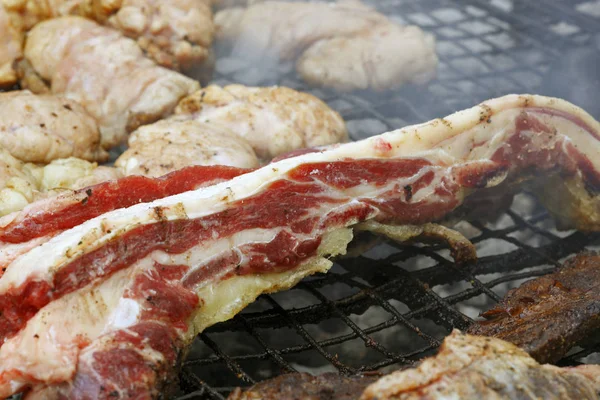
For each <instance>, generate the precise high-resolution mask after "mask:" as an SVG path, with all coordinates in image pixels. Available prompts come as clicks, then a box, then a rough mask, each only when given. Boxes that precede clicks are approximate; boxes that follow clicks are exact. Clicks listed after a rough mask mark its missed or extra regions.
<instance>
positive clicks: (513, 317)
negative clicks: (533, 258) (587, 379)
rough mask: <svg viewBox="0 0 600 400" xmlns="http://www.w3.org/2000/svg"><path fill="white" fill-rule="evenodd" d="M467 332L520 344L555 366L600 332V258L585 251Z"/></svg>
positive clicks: (522, 289)
mask: <svg viewBox="0 0 600 400" xmlns="http://www.w3.org/2000/svg"><path fill="white" fill-rule="evenodd" d="M482 316H483V317H485V318H486V321H480V322H476V323H475V324H474V325H472V326H471V327H470V328H469V330H468V333H471V334H474V335H482V336H494V337H497V338H500V339H503V340H506V341H509V342H511V343H514V344H516V345H517V346H519V347H521V348H522V349H524V350H525V351H527V352H528V353H529V354H530V355H531V356H532V357H533V358H535V359H536V360H537V361H539V362H555V361H558V360H559V359H561V358H562V357H563V356H564V355H565V354H566V353H567V352H568V351H569V349H571V348H572V347H573V346H575V345H577V344H579V343H580V342H581V341H582V340H584V339H585V338H589V337H591V336H592V335H593V333H594V332H597V331H598V330H599V329H600V255H599V254H598V253H582V254H579V255H577V256H575V257H573V258H571V259H570V260H568V261H567V262H566V263H565V265H564V266H563V267H562V268H560V269H559V270H558V271H556V272H554V273H552V274H550V275H546V276H542V277H539V278H536V279H533V280H530V281H528V282H525V283H524V284H523V285H521V286H520V287H518V288H516V289H513V290H511V291H510V292H508V294H507V295H506V297H505V298H504V299H503V300H502V301H501V302H500V303H499V304H498V305H497V306H496V307H494V308H492V309H491V310H489V311H486V312H485V313H483V314H482Z"/></svg>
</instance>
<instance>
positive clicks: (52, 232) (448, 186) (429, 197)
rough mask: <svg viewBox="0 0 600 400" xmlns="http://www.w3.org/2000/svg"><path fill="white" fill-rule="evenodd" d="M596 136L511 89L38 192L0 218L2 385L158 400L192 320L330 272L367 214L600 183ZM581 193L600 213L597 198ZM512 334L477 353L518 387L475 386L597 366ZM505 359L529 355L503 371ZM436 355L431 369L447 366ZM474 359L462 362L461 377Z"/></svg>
mask: <svg viewBox="0 0 600 400" xmlns="http://www.w3.org/2000/svg"><path fill="white" fill-rule="evenodd" d="M599 132H600V123H599V122H597V121H595V120H594V119H593V118H592V117H591V116H590V115H589V114H587V113H585V112H584V111H583V110H581V109H580V108H577V107H576V106H574V105H572V104H570V103H567V102H565V101H561V100H560V99H554V98H546V97H541V96H531V95H520V96H518V95H511V96H505V97H502V98H498V99H493V100H489V101H486V102H485V103H482V104H480V105H478V106H475V107H473V108H470V109H467V110H463V111H460V112H457V113H455V114H452V115H449V116H447V117H444V118H443V119H436V120H432V121H429V122H426V123H423V124H419V125H414V126H410V127H406V128H403V129H401V130H397V131H393V132H387V133H385V134H382V135H378V136H375V137H371V138H368V139H365V140H363V141H359V142H352V143H345V144H340V145H335V146H328V147H326V148H324V149H319V150H317V151H313V152H308V153H305V154H301V155H297V156H296V157H291V158H285V159H282V160H280V161H277V162H274V163H270V164H268V165H265V166H264V167H262V168H259V169H256V170H251V171H248V170H245V169H239V168H234V167H224V166H210V167H206V166H204V167H202V166H191V167H187V168H184V169H182V170H178V171H175V172H172V173H170V174H168V175H167V176H165V177H161V178H148V177H142V176H128V177H124V178H121V179H119V180H117V181H112V182H109V183H108V184H100V185H98V186H96V187H90V188H86V189H85V190H83V191H78V192H76V193H74V194H73V195H72V196H67V197H60V196H59V200H60V201H58V202H56V201H52V202H50V201H47V202H44V201H42V202H37V203H34V204H31V205H29V206H27V207H26V209H25V210H24V211H23V212H18V213H14V214H11V215H9V216H6V217H5V218H3V219H2V220H1V223H0V241H1V242H0V244H1V245H2V246H3V248H5V249H8V250H10V251H5V252H0V263H1V267H2V269H5V270H4V272H3V274H2V276H1V277H0V312H1V313H0V397H7V396H10V395H12V394H14V393H18V392H22V391H27V390H29V389H31V390H32V391H33V393H35V394H36V395H38V398H46V399H62V398H82V397H83V394H84V393H85V394H86V396H88V397H90V398H107V399H108V398H109V396H108V394H109V393H114V392H116V394H117V395H119V396H121V397H126V396H130V397H134V396H138V398H160V397H161V396H162V395H163V393H161V390H162V389H163V388H164V386H165V385H166V384H168V383H169V382H173V377H174V375H175V374H176V372H177V365H178V363H177V361H178V359H179V357H180V355H181V354H182V353H185V351H186V348H187V347H188V346H189V345H190V344H191V342H192V341H193V339H194V338H195V337H196V334H197V333H198V332H201V331H203V330H204V329H205V328H206V327H208V326H211V325H213V324H215V323H217V322H220V321H224V320H227V319H229V318H231V317H232V316H234V315H235V314H236V313H238V312H240V311H241V309H242V308H243V307H245V306H246V305H247V304H249V303H250V302H252V301H254V300H255V299H256V297H257V296H258V295H260V294H261V293H271V292H276V291H279V290H284V289H287V288H290V287H292V286H293V285H295V284H296V283H298V282H299V280H300V279H302V278H304V277H306V276H308V275H310V274H314V273H316V272H325V271H327V270H328V269H329V268H330V267H331V266H332V262H331V261H330V258H331V257H332V256H337V255H340V254H344V253H345V252H346V248H347V245H348V243H349V242H350V241H351V240H352V237H353V229H354V228H355V227H356V225H357V224H359V223H366V222H368V221H376V222H377V223H380V224H387V225H390V224H391V225H400V226H402V225H404V226H406V225H423V224H425V223H428V222H436V221H440V220H443V219H444V218H445V217H446V216H447V215H449V214H450V213H451V212H452V211H453V210H455V209H456V208H457V207H459V206H460V204H462V203H463V201H464V199H465V197H467V196H469V195H471V194H472V193H474V192H477V191H482V190H486V189H485V188H490V187H495V186H499V185H501V184H503V183H506V182H508V183H512V182H522V181H523V180H524V179H525V180H526V179H531V174H532V172H534V173H535V174H538V175H548V174H557V175H559V176H560V177H561V178H562V183H563V185H568V184H579V183H581V184H582V185H583V186H586V185H590V184H593V183H594V182H597V181H598V177H599V176H600V142H599V137H600V136H599ZM582 160H584V161H586V162H582ZM215 183H216V184H215ZM561 189H562V188H561V187H560V186H558V187H555V190H561ZM577 199H578V200H579V198H577ZM588 200H589V203H588V204H589V206H590V207H595V208H596V209H598V201H599V199H598V198H597V197H592V198H590V199H588ZM578 204H579V203H578V202H577V201H575V200H574V206H573V207H577V205H578ZM581 215H582V217H583V219H574V220H572V221H570V222H571V224H572V226H575V227H578V226H588V227H590V228H591V229H594V230H596V231H597V230H600V216H599V215H598V214H597V213H596V214H593V213H586V214H581ZM409 236H410V235H409ZM2 269H0V273H2ZM24 294H27V295H24ZM29 294H31V295H29ZM486 340H491V341H494V340H497V339H493V338H487V339H486ZM467 342H468V344H470V346H471V347H468V346H462V345H461V346H458V347H460V349H461V351H460V352H459V353H456V352H453V353H452V354H453V355H454V356H453V358H452V360H455V361H457V363H454V364H452V365H450V368H455V369H456V370H457V371H458V372H460V371H462V366H461V365H462V364H460V362H461V360H462V361H464V360H465V359H467V361H469V360H473V361H474V362H475V361H477V360H479V359H478V358H477V357H475V356H479V355H484V354H487V353H485V351H487V350H486V348H485V346H476V343H475V342H473V341H472V340H470V341H467ZM502 343H503V346H509V351H507V352H505V354H507V357H509V358H508V359H509V361H508V362H507V361H506V358H505V357H504V354H503V356H502V357H496V356H492V355H490V356H489V357H488V358H483V362H482V364H480V363H475V364H473V365H476V366H483V367H487V366H490V368H491V370H494V372H493V373H494V376H493V378H498V379H501V382H505V383H509V384H513V383H514V385H513V386H507V387H506V388H504V389H502V388H500V389H499V388H497V387H496V386H493V385H488V386H485V385H482V386H477V387H476V388H475V389H482V390H488V389H489V390H492V389H493V390H506V391H509V390H512V389H513V388H514V387H517V386H518V387H527V388H532V389H535V390H538V389H539V388H540V387H541V386H543V387H545V388H549V387H551V390H552V392H551V393H552V394H554V393H560V392H559V390H564V393H575V394H577V395H580V394H583V395H587V394H589V392H590V391H589V390H588V389H589V381H588V380H589V378H587V376H588V374H587V373H586V374H585V376H586V377H582V374H579V373H573V374H571V372H570V371H568V370H558V372H556V371H551V370H549V369H548V367H543V368H538V367H539V365H538V364H537V363H535V362H534V360H533V359H531V358H530V357H529V356H527V355H526V353H524V352H523V351H522V350H518V348H517V347H515V346H514V345H507V344H506V343H504V342H502ZM449 347H457V346H449ZM471 350H473V351H471ZM488 350H489V349H488ZM488 353H493V352H489V351H488ZM444 354H445V353H444ZM456 354H458V356H456ZM438 359H439V358H438ZM490 360H491V361H490ZM488 361H489V362H488ZM432 363H433V364H435V362H433V361H432V362H430V363H429V365H431V364H432ZM511 363H512V364H511ZM513 364H514V365H515V366H521V365H525V366H527V367H531V368H530V370H519V373H520V375H519V374H515V373H513V372H512V371H511V373H510V376H509V377H505V376H504V375H498V372H497V371H501V370H503V368H506V367H508V366H511V365H513ZM124 365H126V366H127V368H123V366H124ZM424 365H427V364H424ZM436 365H437V364H436ZM496 366H497V368H496ZM442 367H443V368H442V369H441V371H442V373H441V374H437V373H436V377H437V376H448V375H444V374H445V373H446V371H448V368H446V367H447V365H446V364H443V365H442ZM459 367H460V368H459ZM430 369H431V368H430ZM482 369H484V368H482ZM459 370H460V371H459ZM425 372H427V371H423V373H425ZM431 372H432V371H431V370H428V373H431ZM433 372H435V371H433ZM472 372H473V370H471V369H467V370H466V372H465V374H466V375H456V374H455V375H456V376H459V377H463V376H464V377H465V379H466V381H467V382H468V381H469V380H468V379H467V378H470V377H471V373H472ZM477 372H485V371H479V370H478V371H477ZM537 372H539V373H540V374H541V375H539V376H540V378H539V379H538V378H537V376H538V375H535V379H534V380H533V381H532V380H531V375H529V374H534V373H537ZM588 372H590V374H589V375H591V373H592V372H593V371H588ZM496 375H497V376H496ZM418 376H420V375H418ZM418 376H417V377H418ZM428 376H429V375H428ZM450 376H452V377H453V376H454V375H450ZM474 376H475V378H473V379H474V380H473V382H475V383H476V384H477V383H478V382H480V383H481V382H482V380H481V379H479V380H478V379H477V377H478V376H480V375H477V374H475V375H474ZM417 377H413V378H414V379H413V378H411V382H415V379H416V378H417ZM557 377H562V378H564V379H563V380H562V381H560V380H558V379H556V378H557ZM515 379H518V382H517V381H515ZM536 379H537V381H536ZM572 381H577V382H576V383H577V385H574V384H573V385H572V384H570V383H569V382H572ZM428 382H430V381H429V380H428V381H427V382H425V383H428ZM444 382H445V381H444ZM452 382H460V380H454V381H452ZM491 382H493V381H491ZM536 382H541V384H538V383H536ZM523 385H526V386H523ZM549 385H552V386H549ZM491 386H493V387H491ZM575 386H576V388H577V389H576V391H574V389H573V388H574V387H575ZM469 388H470V389H473V387H471V386H468V387H467V389H469ZM470 389H469V390H470ZM475 389H473V390H475ZM478 393H479V392H478ZM545 393H546V392H544V393H543V394H545ZM43 396H45V397H43ZM581 397H584V396H581ZM581 397H580V398H581Z"/></svg>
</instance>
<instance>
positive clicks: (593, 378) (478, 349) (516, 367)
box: [360, 330, 600, 400]
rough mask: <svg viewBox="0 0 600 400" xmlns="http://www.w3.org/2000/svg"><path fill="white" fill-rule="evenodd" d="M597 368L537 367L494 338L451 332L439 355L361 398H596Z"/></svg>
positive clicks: (381, 382) (599, 389) (385, 379)
mask: <svg viewBox="0 0 600 400" xmlns="http://www.w3.org/2000/svg"><path fill="white" fill-rule="evenodd" d="M599 375H600V366H597V365H586V366H584V368H581V367H575V368H558V367H555V366H552V365H540V364H538V363H537V362H535V360H534V359H533V358H531V357H530V356H529V355H527V353H525V352H524V351H523V350H521V349H519V348H517V347H516V346H514V345H513V344H511V343H508V342H505V341H503V340H499V339H496V338H490V337H482V336H471V335H466V334H462V333H460V332H459V331H457V330H455V331H454V332H452V334H451V335H450V336H448V337H447V338H446V339H445V340H444V343H443V344H442V346H441V347H440V351H439V353H438V354H437V355H436V356H435V357H430V358H427V359H425V360H423V362H422V363H421V364H420V365H419V366H418V367H417V368H411V369H407V370H404V371H398V372H394V373H392V374H390V375H387V376H384V377H383V378H381V379H380V380H378V381H377V382H376V383H374V384H372V385H370V386H369V387H368V388H367V389H366V390H365V391H364V393H363V394H362V396H361V397H360V400H399V399H402V400H413V399H414V400H416V399H427V400H435V399H546V400H551V399H557V400H558V399H578V400H583V399H590V400H592V399H594V400H595V399H599V398H600V397H599V393H600V381H599V379H598V377H599Z"/></svg>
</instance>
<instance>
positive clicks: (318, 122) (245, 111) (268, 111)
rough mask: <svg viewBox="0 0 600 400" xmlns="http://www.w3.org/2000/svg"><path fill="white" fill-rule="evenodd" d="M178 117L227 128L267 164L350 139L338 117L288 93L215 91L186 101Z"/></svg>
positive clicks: (301, 96)
mask: <svg viewBox="0 0 600 400" xmlns="http://www.w3.org/2000/svg"><path fill="white" fill-rule="evenodd" d="M175 113H176V114H178V115H182V116H183V115H187V116H188V117H191V118H194V119H195V120H197V121H200V122H206V123H210V124H219V125H221V126H224V127H227V128H229V129H230V130H231V131H233V132H235V133H237V134H238V135H239V136H241V137H242V138H244V139H246V140H247V141H248V143H250V145H251V146H252V148H253V149H254V151H255V152H256V154H257V155H258V156H259V157H260V158H262V159H264V160H270V159H271V158H273V157H276V156H278V155H280V154H284V153H287V152H290V151H293V150H297V149H301V148H305V147H315V146H324V145H328V144H333V143H339V142H344V141H346V140H347V137H348V134H347V132H346V126H345V124H344V120H343V119H342V117H341V116H340V115H339V114H338V113H337V112H335V111H333V110H332V109H330V108H329V107H328V106H327V105H326V104H325V103H323V102H322V101H321V100H319V99H317V98H316V97H314V96H312V95H310V94H307V93H302V92H298V91H295V90H292V89H289V88H286V87H248V86H243V85H229V86H225V87H219V86H215V85H211V86H208V87H206V88H204V89H201V90H199V91H198V92H196V93H194V94H193V95H191V96H188V97H186V98H184V99H183V100H182V101H181V102H180V103H179V105H178V106H177V108H176V110H175Z"/></svg>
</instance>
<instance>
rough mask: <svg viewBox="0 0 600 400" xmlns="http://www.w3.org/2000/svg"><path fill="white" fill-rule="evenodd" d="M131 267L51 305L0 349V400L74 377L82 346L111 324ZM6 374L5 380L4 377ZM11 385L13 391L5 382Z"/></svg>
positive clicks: (131, 270)
mask: <svg viewBox="0 0 600 400" xmlns="http://www.w3.org/2000/svg"><path fill="white" fill-rule="evenodd" d="M133 272H135V271H134V270H133V269H131V268H130V269H126V270H123V271H119V272H117V273H115V274H114V275H112V276H111V277H109V278H108V279H106V280H105V281H103V282H102V284H101V285H97V286H93V287H85V288H83V289H80V290H78V291H76V292H73V293H70V294H67V295H65V296H64V297H62V298H60V299H58V300H56V301H53V302H51V303H50V304H48V305H47V306H45V307H44V308H42V309H41V310H40V311H39V312H38V313H37V314H36V315H35V316H34V317H33V318H32V319H30V320H29V321H28V322H27V325H26V326H25V327H24V328H23V329H22V330H21V331H20V332H19V333H18V334H17V335H16V336H14V337H12V338H11V339H9V340H7V341H6V342H5V343H4V344H3V345H2V347H0V398H4V397H5V396H9V395H10V394H11V393H13V392H14V390H15V387H21V386H23V385H24V384H27V382H31V381H30V380H29V379H28V378H27V377H25V376H22V374H25V373H26V374H27V375H29V376H30V377H33V379H34V380H39V381H46V382H47V381H53V380H55V379H59V380H61V379H65V378H66V377H69V376H72V375H73V374H74V373H75V366H76V362H77V358H78V355H79V352H80V346H81V345H82V344H86V343H89V342H90V341H91V340H93V339H95V338H97V337H98V336H99V335H100V334H101V333H103V332H104V330H105V329H106V327H107V323H108V322H109V321H111V320H115V319H116V317H115V316H114V314H115V313H118V312H120V311H119V305H121V303H120V301H121V298H122V296H123V293H124V290H125V288H126V286H127V284H128V283H129V282H130V279H131V274H132V273H133ZM119 322H121V323H124V322H125V321H123V320H120V321H119ZM6 374H8V376H7V375H6ZM7 381H10V386H11V390H12V392H11V393H8V392H6V390H7V387H6V386H5V382H7Z"/></svg>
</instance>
